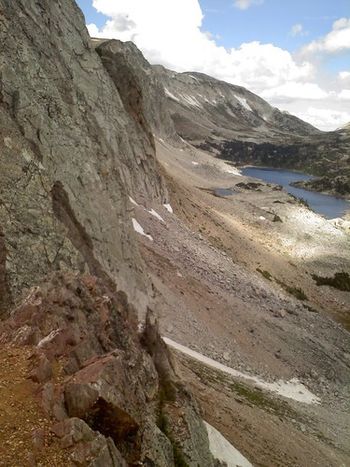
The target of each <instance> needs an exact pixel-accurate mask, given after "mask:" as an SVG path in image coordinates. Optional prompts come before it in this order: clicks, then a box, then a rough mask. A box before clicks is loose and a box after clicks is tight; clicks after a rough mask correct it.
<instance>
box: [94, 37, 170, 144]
mask: <svg viewBox="0 0 350 467" xmlns="http://www.w3.org/2000/svg"><path fill="white" fill-rule="evenodd" d="M92 44H93V46H94V47H96V51H97V53H98V54H99V55H100V57H101V60H102V63H103V64H104V66H105V67H106V69H107V71H108V72H109V73H110V75H111V77H112V79H113V81H114V83H115V85H116V86H117V88H118V89H119V91H120V95H121V97H122V99H123V101H124V99H125V97H126V100H127V102H126V108H129V109H130V111H131V114H132V115H133V117H134V119H135V120H136V121H137V122H138V123H139V124H140V125H141V126H142V127H144V128H145V127H146V131H148V129H150V130H151V131H152V133H153V134H154V135H155V136H157V137H158V138H164V139H167V140H170V141H172V142H175V143H176V141H178V140H179V137H178V135H177V133H176V130H175V127H174V123H173V120H172V118H171V113H170V112H169V106H168V102H167V97H166V94H165V91H164V85H163V83H162V81H161V80H160V79H159V78H158V75H157V74H156V73H155V72H154V67H152V65H150V64H149V63H148V61H147V60H146V59H145V58H144V56H143V55H142V53H141V51H140V50H139V49H138V48H137V47H136V45H135V44H134V43H133V42H121V41H118V40H110V41H104V40H98V39H93V40H92ZM124 103H125V102H124ZM140 107H142V112H141V114H142V116H140V111H139V109H140Z"/></svg>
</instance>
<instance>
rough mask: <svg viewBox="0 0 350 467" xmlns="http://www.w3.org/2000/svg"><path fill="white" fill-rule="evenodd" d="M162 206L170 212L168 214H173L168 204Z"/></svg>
mask: <svg viewBox="0 0 350 467" xmlns="http://www.w3.org/2000/svg"><path fill="white" fill-rule="evenodd" d="M163 206H164V207H165V209H166V210H167V211H169V212H170V214H173V212H174V210H173V208H172V207H171V206H170V204H169V203H168V204H163Z"/></svg>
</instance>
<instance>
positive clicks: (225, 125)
mask: <svg viewBox="0 0 350 467" xmlns="http://www.w3.org/2000/svg"><path fill="white" fill-rule="evenodd" d="M153 69H154V70H155V72H156V73H157V75H158V78H159V81H161V82H162V84H163V86H164V90H165V94H166V96H167V98H168V103H169V110H170V112H171V115H172V118H173V120H174V123H175V128H176V130H177V132H178V133H179V134H180V135H181V136H182V137H183V138H184V139H187V140H189V141H192V142H194V143H196V142H198V141H203V140H209V139H212V140H213V141H218V140H223V139H230V140H234V139H240V140H249V141H253V142H257V143H258V142H267V141H270V142H271V141H274V140H276V141H279V140H280V139H281V137H283V138H285V137H286V135H288V137H289V136H309V135H318V134H320V131H319V130H317V129H316V128H314V127H313V126H311V125H310V124H308V123H305V122H303V121H302V120H300V119H299V118H297V117H294V116H293V115H290V114H289V113H287V112H281V111H280V110H278V109H276V108H275V107H272V106H271V105H270V104H268V103H267V102H266V101H264V100H263V99H261V98H260V97H259V96H257V95H256V94H253V93H252V92H250V91H248V90H247V89H245V88H243V87H241V86H234V85H232V84H228V83H225V82H224V81H219V80H217V79H215V78H212V77H210V76H207V75H204V74H202V73H175V72H173V71H170V70H167V69H165V68H164V67H161V66H155V67H153Z"/></svg>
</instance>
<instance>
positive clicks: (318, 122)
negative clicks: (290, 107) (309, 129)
mask: <svg viewBox="0 0 350 467" xmlns="http://www.w3.org/2000/svg"><path fill="white" fill-rule="evenodd" d="M298 117H300V118H301V119H303V120H305V121H307V122H310V123H311V124H312V125H314V126H316V127H317V128H320V129H321V130H329V129H330V128H332V129H334V130H335V129H337V128H341V127H343V126H344V125H345V123H347V122H350V112H347V111H340V110H332V109H325V108H319V107H308V108H307V109H306V110H305V111H304V112H299V113H298Z"/></svg>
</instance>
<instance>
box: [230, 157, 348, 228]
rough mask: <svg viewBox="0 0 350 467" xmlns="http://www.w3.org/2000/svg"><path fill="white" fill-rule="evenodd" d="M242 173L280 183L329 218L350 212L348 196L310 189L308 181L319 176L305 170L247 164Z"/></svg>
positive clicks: (287, 190)
mask: <svg viewBox="0 0 350 467" xmlns="http://www.w3.org/2000/svg"><path fill="white" fill-rule="evenodd" d="M239 170H240V172H241V174H242V175H244V176H247V177H251V178H255V179H257V180H262V181H264V182H265V183H271V184H274V185H280V186H282V187H283V189H284V190H285V191H286V192H287V193H289V194H290V195H292V196H295V197H297V198H300V199H303V200H305V201H306V202H307V204H308V206H309V207H310V209H312V210H313V211H314V212H316V213H318V214H320V215H322V216H323V217H325V218H327V219H335V218H345V217H346V216H347V215H349V212H350V203H349V200H348V198H346V197H343V196H341V195H339V194H338V193H337V194H334V193H326V192H321V191H318V190H312V189H309V187H308V186H304V184H305V185H307V182H309V181H310V180H315V179H316V178H317V177H315V176H312V175H309V174H307V173H305V172H301V171H295V170H289V169H285V168H281V169H280V168H277V167H266V166H253V165H245V166H241V167H240V168H239Z"/></svg>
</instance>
